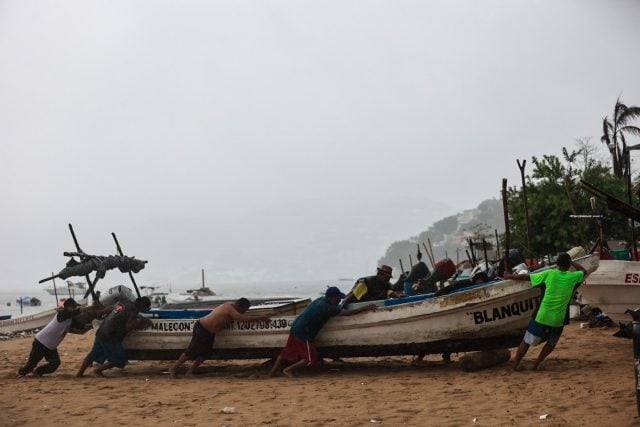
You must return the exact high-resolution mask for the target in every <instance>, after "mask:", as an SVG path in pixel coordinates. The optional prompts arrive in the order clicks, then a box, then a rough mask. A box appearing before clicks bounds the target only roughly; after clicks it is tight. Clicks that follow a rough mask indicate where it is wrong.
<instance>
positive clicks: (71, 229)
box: [69, 224, 100, 304]
mask: <svg viewBox="0 0 640 427" xmlns="http://www.w3.org/2000/svg"><path fill="white" fill-rule="evenodd" d="M69 231H70V232H71V237H72V238H73V244H74V245H76V251H78V252H81V253H84V251H83V250H82V249H80V245H79V244H78V239H77V238H76V233H75V232H74V231H73V226H72V225H71V224H69ZM84 277H85V279H87V286H89V290H88V291H87V292H85V294H84V298H86V297H87V295H88V294H89V293H91V298H93V300H94V301H98V297H97V296H96V293H95V291H94V290H93V286H95V283H96V282H97V280H96V281H95V282H92V281H91V278H90V277H89V274H86V275H85V276H84ZM97 277H98V276H97V274H96V278H97ZM92 283H93V286H92ZM99 303H100V301H98V304H99Z"/></svg>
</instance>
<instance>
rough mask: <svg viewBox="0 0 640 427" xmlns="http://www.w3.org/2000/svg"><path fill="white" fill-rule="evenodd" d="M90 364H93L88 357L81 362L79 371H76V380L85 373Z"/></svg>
mask: <svg viewBox="0 0 640 427" xmlns="http://www.w3.org/2000/svg"><path fill="white" fill-rule="evenodd" d="M91 364H93V361H92V360H91V359H89V358H88V357H87V358H86V359H84V360H83V361H82V365H80V369H78V373H77V374H76V377H78V378H80V377H82V376H83V375H84V371H86V370H87V368H88V367H89V366H91Z"/></svg>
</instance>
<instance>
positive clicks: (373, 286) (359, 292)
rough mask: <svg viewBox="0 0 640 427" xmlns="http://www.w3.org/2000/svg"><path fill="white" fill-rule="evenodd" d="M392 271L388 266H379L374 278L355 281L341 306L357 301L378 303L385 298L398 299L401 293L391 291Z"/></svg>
mask: <svg viewBox="0 0 640 427" xmlns="http://www.w3.org/2000/svg"><path fill="white" fill-rule="evenodd" d="M392 272H393V269H392V268H391V267H389V266H388V265H381V266H380V267H379V268H378V273H377V274H376V275H375V276H368V277H363V278H360V279H358V280H357V281H356V284H355V285H354V286H353V289H352V290H351V292H349V294H348V295H347V296H346V298H345V299H344V302H343V303H342V305H343V306H346V305H347V304H349V303H351V302H354V301H357V302H363V301H378V300H384V299H387V298H400V297H401V296H402V293H401V292H395V291H394V290H392V289H391V283H390V282H389V281H390V280H391V275H392Z"/></svg>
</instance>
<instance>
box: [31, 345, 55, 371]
mask: <svg viewBox="0 0 640 427" xmlns="http://www.w3.org/2000/svg"><path fill="white" fill-rule="evenodd" d="M47 350H48V351H47V352H46V353H45V355H44V358H45V359H46V360H47V363H46V364H44V365H42V366H38V367H37V368H36V370H35V371H33V374H34V375H37V376H39V377H41V376H42V375H44V374H50V373H52V372H55V371H56V369H58V367H59V366H60V355H59V354H58V350H57V349H56V350H49V349H47Z"/></svg>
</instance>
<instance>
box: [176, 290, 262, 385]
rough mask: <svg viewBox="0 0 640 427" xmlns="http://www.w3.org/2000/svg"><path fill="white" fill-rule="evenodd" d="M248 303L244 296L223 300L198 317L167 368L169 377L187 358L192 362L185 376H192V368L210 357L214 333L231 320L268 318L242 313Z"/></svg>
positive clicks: (247, 306) (246, 308)
mask: <svg viewBox="0 0 640 427" xmlns="http://www.w3.org/2000/svg"><path fill="white" fill-rule="evenodd" d="M250 305H251V304H250V303H249V300H248V299H246V298H240V299H239V300H237V301H236V302H233V303H232V302H225V303H224V304H222V305H221V306H219V307H216V308H214V309H213V310H211V313H209V314H207V315H206V316H204V317H202V318H200V319H198V321H197V322H196V323H195V324H194V325H193V336H192V338H191V342H190V343H189V346H188V347H187V349H186V350H185V351H184V353H182V354H181V355H180V357H179V358H178V360H176V362H175V363H174V364H173V366H172V367H171V369H170V370H169V373H170V374H171V378H176V373H177V372H178V368H179V367H180V366H181V365H182V364H183V363H184V362H186V361H187V360H193V364H192V365H191V367H190V368H189V369H188V370H187V374H186V375H185V376H187V377H190V376H192V375H193V370H194V369H196V368H197V367H198V366H200V364H201V363H202V362H204V360H205V359H208V358H210V357H211V354H212V353H213V343H214V341H215V338H216V334H217V333H218V332H220V331H221V330H223V329H224V328H225V327H226V326H227V325H228V324H229V323H231V322H232V321H234V320H239V321H245V322H246V321H265V320H269V319H270V318H269V316H249V315H246V314H244V313H245V312H246V311H247V310H248V309H249V306H250Z"/></svg>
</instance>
